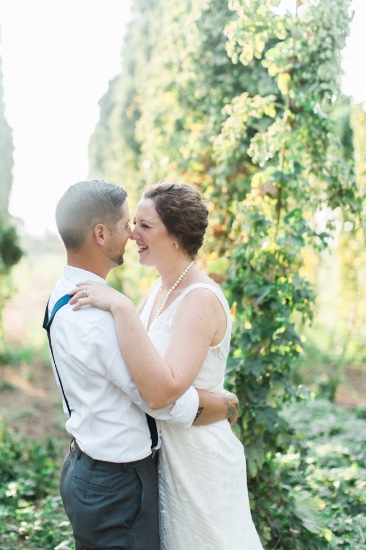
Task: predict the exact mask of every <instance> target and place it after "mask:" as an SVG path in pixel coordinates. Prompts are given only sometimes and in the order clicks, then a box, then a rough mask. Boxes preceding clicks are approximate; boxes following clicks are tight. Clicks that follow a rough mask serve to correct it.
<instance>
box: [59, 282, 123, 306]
mask: <svg viewBox="0 0 366 550" xmlns="http://www.w3.org/2000/svg"><path fill="white" fill-rule="evenodd" d="M69 294H70V296H71V299H70V301H69V304H70V305H71V306H73V308H72V309H73V310H74V311H77V310H78V309H81V308H82V307H84V306H87V305H91V306H94V307H97V308H99V309H104V310H105V311H112V310H113V308H115V307H118V306H122V305H123V301H124V300H128V299H127V298H126V296H124V295H123V294H121V293H120V292H118V290H115V289H114V288H111V287H110V286H108V285H106V284H104V283H96V282H94V281H83V282H80V283H78V284H77V285H76V288H74V289H73V290H72V291H70V292H69Z"/></svg>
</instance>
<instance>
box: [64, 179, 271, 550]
mask: <svg viewBox="0 0 366 550" xmlns="http://www.w3.org/2000/svg"><path fill="white" fill-rule="evenodd" d="M207 216H208V211H207V207H206V205H205V203H204V202H203V200H202V198H201V196H200V194H199V193H198V191H196V190H195V189H194V188H193V187H192V186H190V185H187V184H175V183H159V184H157V185H155V186H153V187H151V188H150V189H148V190H147V191H146V192H145V193H144V195H143V197H142V199H141V200H140V202H139V204H138V206H137V209H136V214H135V218H134V226H135V227H134V229H133V231H132V239H133V240H135V241H136V244H137V247H138V255H139V262H140V263H141V264H143V265H146V266H153V267H155V268H156V269H157V270H158V272H159V274H160V277H159V279H158V280H157V281H156V282H155V284H153V286H152V288H151V289H150V291H149V293H148V294H147V296H146V297H145V299H144V300H143V302H142V304H141V305H140V307H139V309H138V311H136V309H135V307H134V305H133V303H132V302H131V300H129V299H128V298H127V297H126V296H124V295H123V294H121V293H119V292H117V291H116V290H114V289H112V288H109V287H108V286H105V285H103V284H99V283H89V282H82V283H79V285H78V289H77V290H75V291H74V296H73V298H72V299H71V301H70V303H71V304H74V307H73V309H75V310H76V309H79V308H80V307H83V306H84V305H88V304H91V305H93V306H96V307H99V308H102V309H106V310H110V311H111V313H112V315H113V317H114V321H115V325H116V331H117V335H118V340H119V344H120V347H121V351H122V353H123V356H124V358H125V361H126V364H127V365H128V366H129V370H130V372H131V375H132V377H133V379H134V380H135V382H136V384H137V386H138V387H139V389H140V391H141V394H142V395H143V397H144V398H145V399H146V400H147V401H149V402H153V399H154V396H157V395H158V394H159V395H161V394H162V393H163V394H164V395H165V396H167V397H168V398H169V399H170V400H171V402H172V403H173V402H174V401H175V400H176V398H177V397H179V396H180V395H181V394H182V393H183V392H184V391H185V390H186V389H188V388H189V387H190V386H191V385H193V386H195V387H196V388H200V389H206V390H209V391H212V392H218V393H221V391H222V389H223V384H224V374H225V365H226V359H227V356H228V352H229V347H230V335H231V315H230V310H229V307H228V303H227V301H226V299H225V296H224V294H223V292H222V291H221V290H220V288H219V287H218V286H217V285H216V284H215V283H214V282H213V281H212V279H210V278H209V277H208V276H207V275H206V274H205V273H203V272H202V271H201V270H200V269H198V267H197V266H196V265H195V262H194V259H195V257H196V256H197V253H198V250H199V249H200V248H201V246H202V244H203V239H204V234H205V230H206V227H207V224H208V222H207ZM80 287H81V288H82V289H83V290H79V289H80ZM85 291H86V296H85ZM200 412H202V411H200V410H199V411H198V413H197V414H198V415H199V414H200ZM161 424H162V425H161V435H162V441H163V444H162V449H161V455H160V459H159V508H160V536H161V547H162V549H163V550H186V549H187V548H188V547H191V548H195V549H196V548H197V549H199V550H262V545H261V542H260V539H259V537H258V534H257V532H256V529H255V526H254V524H253V521H252V517H251V512H250V507H249V498H248V491H247V478H246V463H245V456H244V449H243V446H242V444H241V442H240V441H239V440H238V439H237V437H236V436H235V435H234V434H233V432H232V430H231V427H230V424H229V422H227V421H225V420H224V421H221V422H216V423H214V424H211V425H208V426H199V427H191V428H186V429H182V428H175V427H174V426H172V425H170V424H167V423H164V422H162V423H161Z"/></svg>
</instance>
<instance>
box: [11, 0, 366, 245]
mask: <svg viewBox="0 0 366 550" xmlns="http://www.w3.org/2000/svg"><path fill="white" fill-rule="evenodd" d="M132 1H133V0H103V1H102V0H59V1H56V0H53V1H50V0H32V2H30V1H29V0H1V2H0V24H1V26H2V43H1V45H0V48H1V55H2V61H3V78H4V79H3V84H4V89H5V90H4V98H5V103H6V116H7V120H8V123H9V124H10V126H11V127H12V129H13V141H14V146H15V153H14V161H15V166H14V170H13V190H12V195H11V200H10V213H11V214H12V215H13V216H16V217H19V218H22V219H23V220H24V223H25V229H26V231H27V232H28V233H31V234H33V235H38V236H40V235H42V233H43V232H44V231H45V230H49V231H56V226H55V222H54V210H55V206H56V202H57V200H58V199H59V197H60V196H61V195H62V193H63V192H64V190H65V189H66V188H67V187H68V186H69V185H71V184H72V183H75V182H77V181H80V180H82V179H85V178H86V177H87V176H88V157H87V155H88V142H89V138H90V136H91V134H92V133H93V131H94V127H95V125H96V124H97V122H98V119H99V107H98V101H99V99H100V98H101V97H102V95H103V94H104V93H105V92H106V91H107V88H108V81H109V80H111V79H112V78H113V77H114V76H115V75H116V74H117V73H118V72H119V70H120V52H121V46H122V41H123V32H124V28H125V24H126V23H127V22H128V19H129V16H130V5H131V3H132ZM285 1H287V2H291V1H293V0H285ZM353 9H354V10H355V12H356V13H355V18H354V21H353V23H352V26H351V36H350V38H349V40H348V44H347V47H346V50H345V52H344V63H343V65H344V71H345V75H344V78H343V91H344V92H345V93H346V94H348V95H350V96H352V97H353V99H354V100H355V101H356V102H362V101H365V102H366V79H365V77H364V71H363V70H362V67H363V57H364V55H365V53H364V52H366V32H365V23H366V2H365V0H353Z"/></svg>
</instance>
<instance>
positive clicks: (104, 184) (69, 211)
mask: <svg viewBox="0 0 366 550" xmlns="http://www.w3.org/2000/svg"><path fill="white" fill-rule="evenodd" d="M126 197H127V192H126V191H125V189H123V187H121V186H120V185H117V184H115V183H112V182H110V181H104V180H87V181H80V182H78V183H75V184H74V185H71V186H70V187H69V188H68V189H67V191H65V193H64V194H63V195H62V197H61V199H60V200H59V201H58V203H57V206H56V224H57V229H58V231H59V233H60V236H61V238H62V240H63V242H64V244H65V247H66V249H70V250H79V249H80V248H81V246H82V245H83V244H84V242H85V239H86V236H87V234H88V232H89V231H90V230H91V229H93V227H95V226H96V225H97V224H98V223H102V224H104V225H106V226H107V227H108V228H109V229H113V228H114V227H115V225H116V224H117V223H118V222H119V220H120V219H121V206H122V204H123V203H124V202H125V200H126Z"/></svg>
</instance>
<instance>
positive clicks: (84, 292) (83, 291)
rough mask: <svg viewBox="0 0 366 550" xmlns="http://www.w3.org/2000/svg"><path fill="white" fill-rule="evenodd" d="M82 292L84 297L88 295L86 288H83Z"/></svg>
mask: <svg viewBox="0 0 366 550" xmlns="http://www.w3.org/2000/svg"><path fill="white" fill-rule="evenodd" d="M81 294H82V295H83V298H86V297H87V294H86V290H85V288H83V289H82V291H81Z"/></svg>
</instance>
